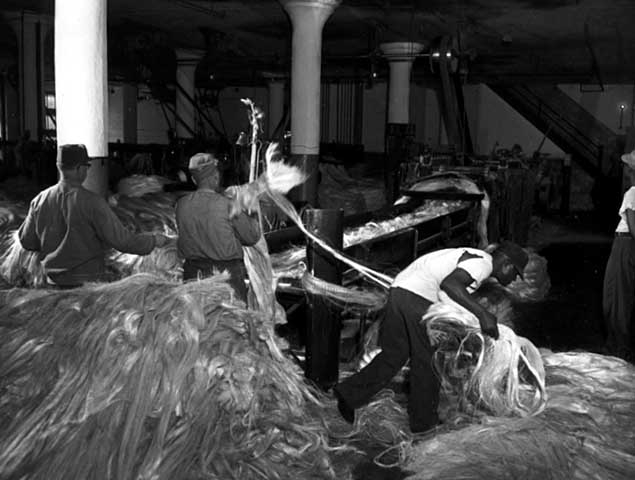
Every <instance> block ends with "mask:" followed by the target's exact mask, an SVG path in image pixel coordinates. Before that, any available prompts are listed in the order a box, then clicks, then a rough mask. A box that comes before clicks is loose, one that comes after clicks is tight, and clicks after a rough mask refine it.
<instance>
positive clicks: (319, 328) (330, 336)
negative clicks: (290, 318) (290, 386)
mask: <svg viewBox="0 0 635 480" xmlns="http://www.w3.org/2000/svg"><path fill="white" fill-rule="evenodd" d="M343 219H344V212H343V211H342V210H335V209H311V210H307V211H306V212H305V219H304V221H305V224H306V226H307V228H308V229H309V231H312V232H314V233H316V234H317V235H319V236H320V237H321V238H323V239H324V240H326V241H327V242H328V243H329V244H330V245H331V246H332V247H334V248H336V249H338V250H341V249H342V241H343V240H342V239H343V235H342V234H343ZM306 250H307V252H306V256H307V263H308V269H309V272H310V273H311V274H313V275H314V276H316V277H317V278H320V279H322V280H326V281H327V282H330V283H335V284H338V285H339V284H341V283H342V273H341V269H340V266H339V264H338V261H337V260H335V259H334V258H333V257H332V256H331V255H329V254H327V253H326V252H325V251H324V250H323V249H322V248H321V247H319V246H318V245H316V244H315V243H314V242H312V241H310V240H309V242H308V243H307V249H306ZM339 346H340V316H339V312H337V311H335V309H334V308H333V307H332V306H329V305H328V304H327V303H326V301H325V300H324V299H323V298H321V297H319V296H312V295H311V296H310V297H309V306H308V309H307V340H306V362H305V368H304V372H305V375H306V377H307V378H309V379H310V380H313V381H314V382H315V383H316V384H317V385H318V386H319V387H321V388H323V389H325V390H327V389H328V388H330V387H332V386H333V385H335V384H336V383H337V380H338V375H339V352H340V350H339Z"/></svg>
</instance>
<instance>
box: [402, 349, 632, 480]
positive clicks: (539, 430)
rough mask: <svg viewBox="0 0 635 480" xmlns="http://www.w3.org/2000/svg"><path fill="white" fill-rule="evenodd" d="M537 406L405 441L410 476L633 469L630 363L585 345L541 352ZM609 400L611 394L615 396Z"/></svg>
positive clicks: (587, 479) (577, 475) (593, 473)
mask: <svg viewBox="0 0 635 480" xmlns="http://www.w3.org/2000/svg"><path fill="white" fill-rule="evenodd" d="M543 360H544V363H545V368H546V381H547V392H548V395H549V400H548V401H547V405H546V407H545V409H544V411H543V412H541V413H540V414H538V415H534V416H530V417H522V418H493V417H486V418H482V419H481V423H480V424H476V425H470V426H467V427H465V428H460V429H457V430H453V431H449V432H447V433H444V434H440V435H436V436H435V437H432V438H428V439H425V440H424V441H422V442H419V443H416V444H412V445H404V452H403V453H404V455H405V457H406V458H405V461H404V464H405V469H407V470H408V471H409V472H411V473H413V475H411V476H410V477H408V478H409V479H411V480H415V479H416V480H427V479H430V480H431V479H435V480H438V479H440V480H445V479H447V480H450V479H456V478H461V479H474V480H476V479H483V480H485V479H507V478H523V479H528V480H534V479H535V480H542V479H544V478H552V479H562V480H565V479H578V480H592V479H600V478H601V479H610V480H627V479H631V478H634V476H635V428H634V427H635V367H634V366H633V365H630V364H628V363H626V362H624V361H622V360H620V359H617V358H614V357H605V356H602V355H597V354H591V353H587V352H565V353H555V354H554V353H546V354H545V355H544V357H543ZM614 399H615V400H614Z"/></svg>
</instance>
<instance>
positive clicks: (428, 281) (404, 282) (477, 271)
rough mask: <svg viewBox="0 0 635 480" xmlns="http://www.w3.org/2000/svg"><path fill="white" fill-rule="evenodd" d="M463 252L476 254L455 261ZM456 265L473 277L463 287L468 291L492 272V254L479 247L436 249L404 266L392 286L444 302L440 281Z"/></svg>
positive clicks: (434, 300) (432, 300) (476, 286)
mask: <svg viewBox="0 0 635 480" xmlns="http://www.w3.org/2000/svg"><path fill="white" fill-rule="evenodd" d="M466 252H467V253H470V254H472V255H476V257H471V258H469V259H466V260H463V261H462V262H459V259H460V258H461V256H462V255H463V254H464V253H466ZM457 267H460V268H462V269H463V270H465V271H466V272H467V273H469V274H470V276H471V277H472V278H473V279H474V281H473V282H472V283H471V284H470V285H469V286H468V287H467V291H468V292H469V293H472V292H474V291H475V290H476V289H477V288H478V287H480V286H481V283H483V280H485V279H486V278H488V277H489V276H490V275H491V274H492V256H491V255H490V254H489V253H486V252H484V251H482V250H477V249H476V248H467V247H466V248H446V249H443V250H437V251H436V252H431V253H428V254H426V255H423V256H421V257H419V258H418V259H416V260H415V261H414V262H412V263H411V264H410V265H408V266H407V267H406V268H405V269H404V270H402V271H401V272H400V273H399V275H397V277H396V278H395V281H394V282H393V283H392V287H399V288H403V289H404V290H408V291H410V292H412V293H414V294H416V295H419V296H421V297H423V298H425V299H427V300H429V301H431V302H438V301H447V299H448V297H447V295H446V294H445V292H443V291H442V290H441V282H443V280H444V279H445V277H447V276H448V275H449V274H450V273H452V272H453V271H454V270H455V269H456V268H457Z"/></svg>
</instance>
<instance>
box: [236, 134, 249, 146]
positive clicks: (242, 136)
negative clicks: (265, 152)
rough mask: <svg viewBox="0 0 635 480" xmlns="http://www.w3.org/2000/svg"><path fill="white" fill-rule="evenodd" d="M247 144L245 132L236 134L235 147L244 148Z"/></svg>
mask: <svg viewBox="0 0 635 480" xmlns="http://www.w3.org/2000/svg"><path fill="white" fill-rule="evenodd" d="M248 144H249V139H248V138H247V134H246V133H245V132H240V133H239V134H238V138H237V139H236V145H238V146H240V147H244V146H245V145H248Z"/></svg>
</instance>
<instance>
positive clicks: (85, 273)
mask: <svg viewBox="0 0 635 480" xmlns="http://www.w3.org/2000/svg"><path fill="white" fill-rule="evenodd" d="M89 167H90V161H89V159H88V153H87V152H86V147H85V146H84V145H61V146H60V147H59V148H58V150H57V169H58V170H59V173H60V179H59V181H58V182H57V184H55V185H53V186H52V187H49V188H47V189H46V190H43V191H41V192H40V193H39V194H38V195H37V196H36V197H35V198H34V199H33V200H32V201H31V205H30V208H29V212H28V213H27V216H26V218H25V219H24V222H23V223H22V225H21V226H20V229H19V231H18V235H19V239H20V243H21V244H22V247H23V248H25V249H26V250H32V251H36V252H39V258H40V261H41V262H42V265H43V267H44V272H45V273H46V276H47V282H48V283H49V284H50V285H51V286H57V287H60V288H73V287H77V286H80V285H82V284H83V283H86V282H96V281H104V280H106V279H107V277H106V266H105V253H106V251H107V250H108V249H110V248H114V249H116V250H119V251H120V252H124V253H133V254H137V255H146V254H148V253H150V252H151V251H152V250H153V249H154V248H155V247H161V246H163V245H165V244H166V243H167V241H168V237H166V236H165V235H162V234H158V233H157V234H151V233H140V234H133V233H132V232H130V231H128V230H127V229H126V228H125V227H124V226H123V224H122V223H121V221H120V220H119V219H118V218H117V216H116V215H115V213H114V212H113V211H112V210H111V208H110V206H109V205H108V203H107V202H106V200H105V199H104V198H102V197H101V196H99V195H97V194H96V193H93V192H91V191H89V190H86V189H85V188H84V187H82V183H83V182H84V180H86V175H87V173H88V168H89Z"/></svg>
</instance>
